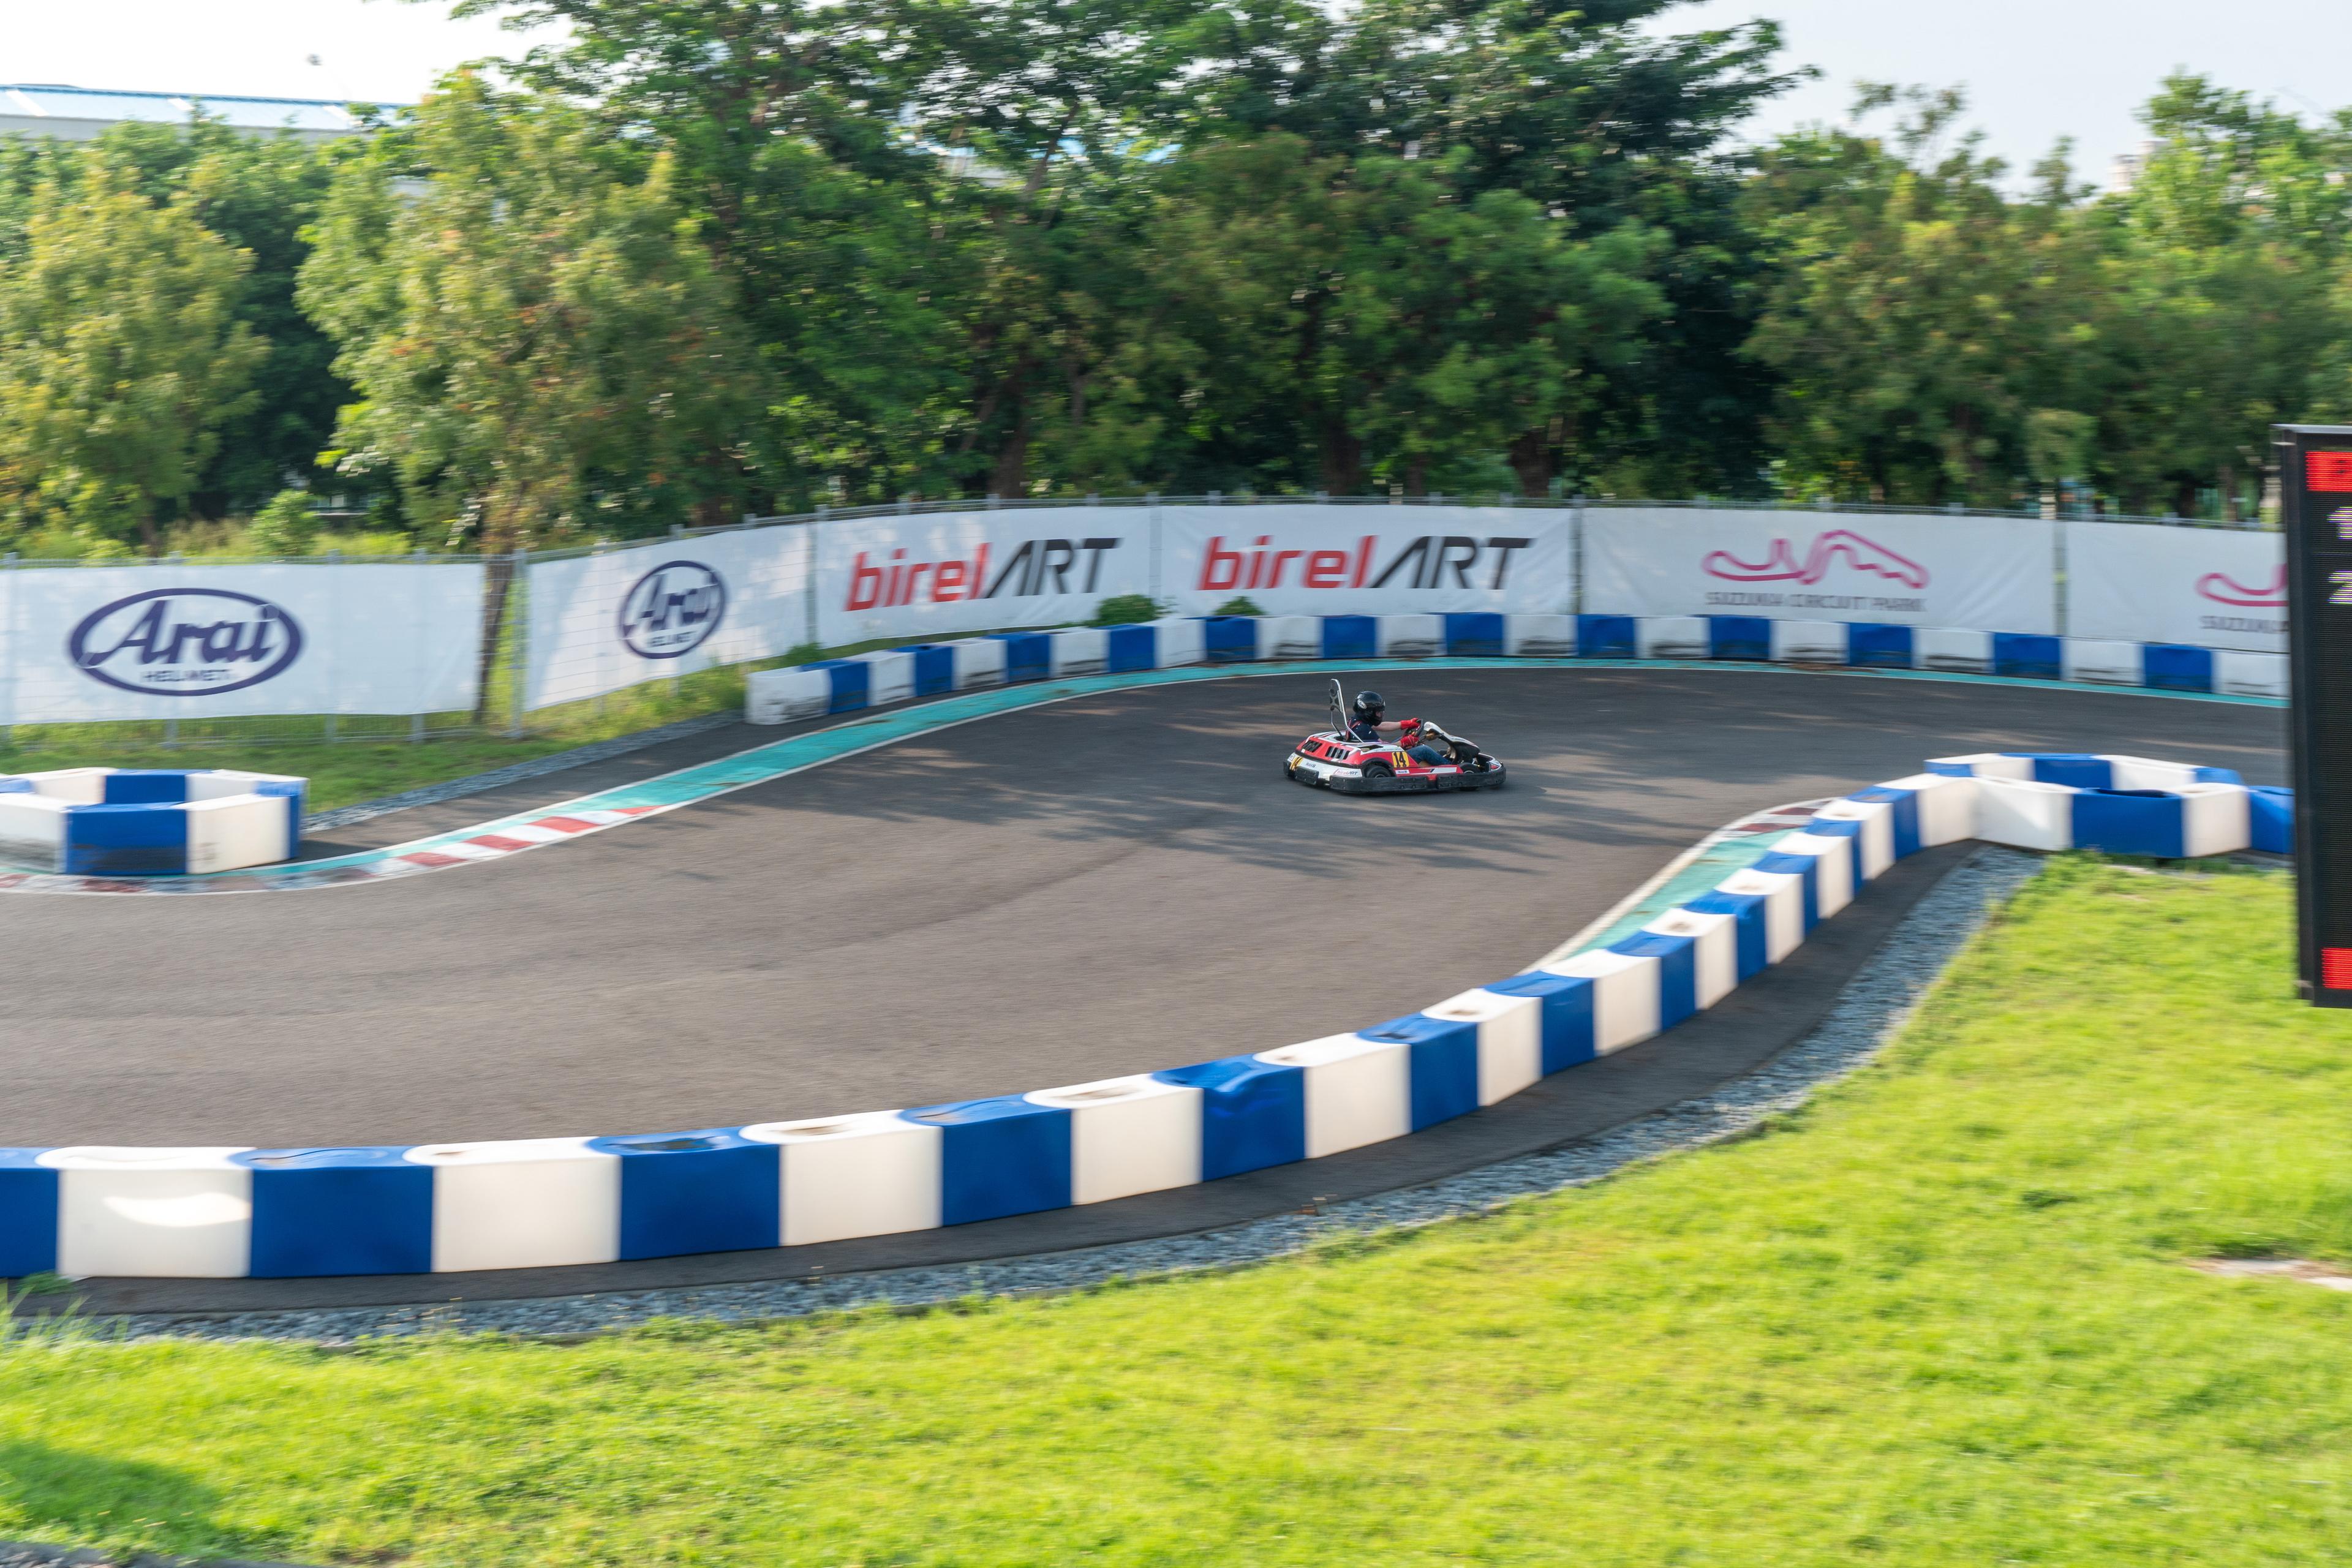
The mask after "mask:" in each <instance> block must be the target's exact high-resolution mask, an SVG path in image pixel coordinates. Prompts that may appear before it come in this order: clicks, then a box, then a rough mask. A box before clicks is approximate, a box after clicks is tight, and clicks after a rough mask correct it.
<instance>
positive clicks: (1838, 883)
mask: <svg viewBox="0 0 2352 1568" xmlns="http://www.w3.org/2000/svg"><path fill="white" fill-rule="evenodd" d="M1772 853H1774V854H1775V855H1810V856H1811V857H1812V858H1813V859H1814V861H1815V863H1816V868H1815V870H1814V872H1813V914H1814V917H1815V919H1817V920H1824V921H1825V920H1827V919H1829V918H1830V917H1831V916H1832V915H1833V914H1835V913H1837V912H1838V911H1839V910H1842V909H1843V908H1845V907H1846V906H1847V905H1848V904H1850V903H1852V902H1853V839H1851V838H1828V837H1822V835H1820V834H1817V833H1791V834H1790V835H1789V836H1788V837H1786V838H1783V839H1781V840H1780V842H1779V843H1778V844H1775V845H1774V846H1772Z"/></svg>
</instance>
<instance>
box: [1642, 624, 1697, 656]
mask: <svg viewBox="0 0 2352 1568" xmlns="http://www.w3.org/2000/svg"><path fill="white" fill-rule="evenodd" d="M1633 637H1634V642H1633V648H1634V651H1635V652H1636V653H1639V654H1640V655H1641V656H1642V657H1643V658H1706V657H1708V656H1709V655H1710V654H1712V653H1714V652H1715V634H1714V630H1713V628H1711V627H1710V626H1708V625H1707V624H1706V616H1643V617H1642V618H1641V619H1639V620H1637V621H1635V622H1634V623H1633Z"/></svg>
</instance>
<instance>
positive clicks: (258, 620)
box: [0, 562, 483, 724]
mask: <svg viewBox="0 0 2352 1568" xmlns="http://www.w3.org/2000/svg"><path fill="white" fill-rule="evenodd" d="M482 576H483V569H482V567H481V566H479V565H478V564H457V563H425V562H418V563H407V562H398V563H328V562H320V563H315V564H301V565H261V564H241V565H230V564H221V565H210V564H184V565H161V566H102V567H70V568H68V567H59V568H39V569H19V570H15V571H0V661H5V662H0V670H4V671H5V679H0V723H11V724H45V723H70V722H79V721H106V720H121V719H147V720H153V719H226V718H244V717H250V716H253V715H257V714H294V713H394V714H413V713H443V712H451V711H458V710H466V709H470V708H471V707H472V706H473V705H474V697H475V682H476V675H477V671H476V661H477V658H478V654H479V651H480V647H481V616H482Z"/></svg>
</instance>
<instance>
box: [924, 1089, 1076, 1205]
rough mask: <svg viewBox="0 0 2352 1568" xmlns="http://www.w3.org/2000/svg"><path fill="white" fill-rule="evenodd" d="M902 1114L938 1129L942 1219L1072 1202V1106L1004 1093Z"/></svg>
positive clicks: (926, 1107)
mask: <svg viewBox="0 0 2352 1568" xmlns="http://www.w3.org/2000/svg"><path fill="white" fill-rule="evenodd" d="M904 1114H905V1116H906V1118H907V1120H908V1121H919V1122H922V1123H923V1124H924V1125H926V1126H929V1127H936V1128H938V1129H939V1130H940V1221H941V1223H943V1224H946V1225H968V1224H970V1223H971V1222H972V1221H973V1220H982V1219H1001V1218H1003V1216H1004V1215H1015V1214H1034V1213H1036V1212H1037V1211H1038V1210H1039V1209H1062V1208H1067V1207H1069V1206H1070V1113H1069V1111H1067V1110H1065V1109H1063V1108H1062V1107H1060V1106H1053V1105H1034V1104H1032V1103H1031V1102H1030V1101H1028V1100H1024V1099H1022V1098H1021V1097H1020V1096H1019V1095H1017V1094H1006V1095H999V1096H997V1097H996V1098H995V1099H993V1100H958V1101H953V1102H950V1103H949V1104H946V1105H926V1106H923V1107H922V1108H920V1109H919V1110H909V1111H907V1112H905V1113H904Z"/></svg>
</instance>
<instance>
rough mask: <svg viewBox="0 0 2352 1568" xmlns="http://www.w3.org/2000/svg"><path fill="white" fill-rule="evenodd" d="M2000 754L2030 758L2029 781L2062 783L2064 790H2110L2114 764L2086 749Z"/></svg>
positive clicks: (2113, 780)
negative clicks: (2078, 750) (2031, 774)
mask: <svg viewBox="0 0 2352 1568" xmlns="http://www.w3.org/2000/svg"><path fill="white" fill-rule="evenodd" d="M2001 755H2002V756H2004V757H2031V758H2032V759H2033V782H2034V783H2036V784H2064V785H2065V786H2066V787H2067V788H2068V789H2113V788H2114V787H2115V783H2116V765H2115V764H2114V763H2111V762H2109V761H2107V760H2106V759H2105V757H2100V756H2094V755H2092V754H2091V753H2090V752H2002V753H2001Z"/></svg>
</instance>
